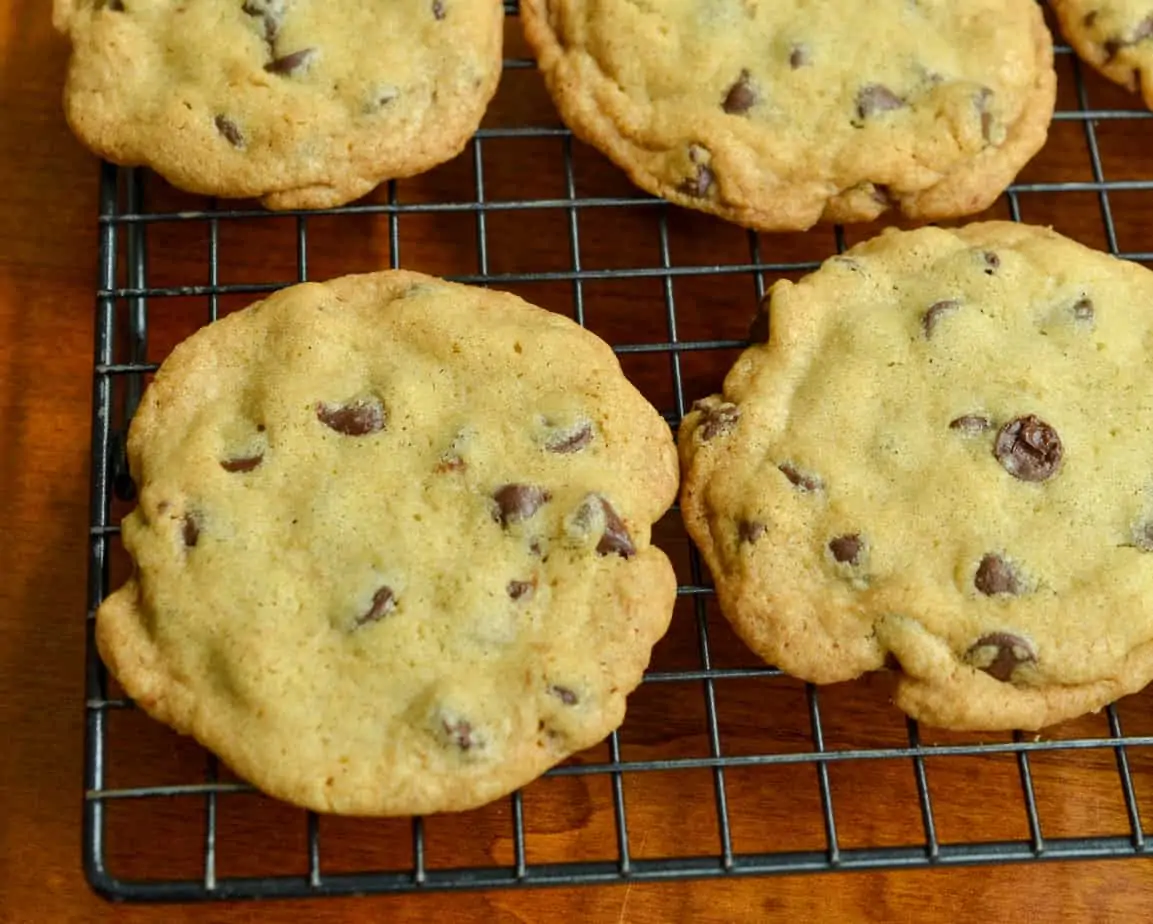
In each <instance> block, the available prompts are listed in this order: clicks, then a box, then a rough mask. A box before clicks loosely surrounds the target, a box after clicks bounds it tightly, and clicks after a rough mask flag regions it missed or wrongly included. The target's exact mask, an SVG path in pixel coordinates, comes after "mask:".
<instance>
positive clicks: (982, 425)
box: [949, 414, 993, 434]
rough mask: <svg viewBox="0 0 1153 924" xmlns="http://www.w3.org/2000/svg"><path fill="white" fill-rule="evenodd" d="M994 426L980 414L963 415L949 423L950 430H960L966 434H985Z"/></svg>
mask: <svg viewBox="0 0 1153 924" xmlns="http://www.w3.org/2000/svg"><path fill="white" fill-rule="evenodd" d="M992 426H993V422H992V421H991V420H989V418H988V417H982V416H981V415H980V414H962V415H961V416H960V417H954V418H953V419H952V420H950V421H949V429H950V430H960V431H961V432H962V433H965V434H973V433H983V432H985V431H986V430H988V429H989V428H990V427H992Z"/></svg>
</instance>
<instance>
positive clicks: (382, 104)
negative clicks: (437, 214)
mask: <svg viewBox="0 0 1153 924" xmlns="http://www.w3.org/2000/svg"><path fill="white" fill-rule="evenodd" d="M54 19H55V23H56V26H57V28H58V29H60V30H61V31H62V32H64V33H65V34H67V35H68V36H69V37H70V39H71V41H72V58H71V63H70V64H69V68H68V78H67V85H66V88H65V91H64V108H65V112H66V115H67V118H68V122H69V124H70V125H71V127H72V129H73V131H74V132H75V133H76V135H77V136H78V137H79V138H80V140H81V141H82V142H84V143H85V144H86V145H88V147H90V148H91V149H92V150H94V151H95V152H96V153H97V154H99V155H100V156H102V157H104V158H106V159H108V160H111V161H114V162H116V163H120V164H129V165H140V164H143V165H146V166H149V167H152V168H153V169H154V170H156V171H157V172H158V173H160V174H161V175H162V176H164V177H165V178H166V179H167V180H169V181H170V182H171V183H173V184H174V185H176V186H179V187H180V188H182V189H186V190H189V191H191V192H196V193H204V194H208V195H215V196H232V197H241V196H257V197H260V199H261V200H262V202H263V203H264V204H265V205H266V206H268V207H269V208H273V209H287V208H322V207H327V206H336V205H341V204H343V203H346V202H349V201H351V200H353V199H355V198H357V197H359V196H362V195H364V194H365V193H367V192H369V191H370V190H371V189H372V188H373V187H374V186H376V185H377V184H378V183H380V182H381V181H383V180H386V179H394V178H397V177H405V176H412V175H413V174H416V173H420V172H422V171H424V170H428V169H429V168H431V167H434V166H435V165H437V164H439V163H441V162H443V161H446V160H448V159H450V158H451V157H453V156H455V155H456V154H457V153H458V152H459V151H460V150H461V149H462V148H463V147H464V144H465V142H466V141H467V140H468V138H469V136H470V135H471V134H472V132H473V131H474V130H475V129H476V127H477V125H478V123H479V122H480V119H481V116H482V115H483V114H484V110H485V107H486V106H487V105H488V101H489V99H491V97H492V95H493V93H494V92H495V91H496V85H497V81H498V80H499V78H500V69H501V42H502V30H503V20H504V14H503V7H502V4H501V0H398V2H390V3H382V2H368V3H366V2H349V0H328V2H325V3H314V2H308V0H197V2H196V3H172V2H165V0H55V5H54Z"/></svg>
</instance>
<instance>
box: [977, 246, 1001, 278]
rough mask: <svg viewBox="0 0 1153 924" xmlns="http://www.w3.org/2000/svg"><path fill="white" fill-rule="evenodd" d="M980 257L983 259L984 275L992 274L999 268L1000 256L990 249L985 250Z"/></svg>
mask: <svg viewBox="0 0 1153 924" xmlns="http://www.w3.org/2000/svg"><path fill="white" fill-rule="evenodd" d="M981 259H982V260H984V261H985V275H986V276H992V275H993V274H994V273H996V272H997V270H999V269H1000V268H1001V258H1000V257H999V256H997V255H996V254H995V253H993V251H991V250H986V251H985V252H984V253H983V254H981Z"/></svg>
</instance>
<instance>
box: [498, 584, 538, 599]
mask: <svg viewBox="0 0 1153 924" xmlns="http://www.w3.org/2000/svg"><path fill="white" fill-rule="evenodd" d="M505 589H506V590H507V591H508V595H509V596H510V597H511V598H512V599H513V600H528V599H529V598H531V597H532V595H533V592H534V591H535V590H536V581H509V582H508V587H507V588H505Z"/></svg>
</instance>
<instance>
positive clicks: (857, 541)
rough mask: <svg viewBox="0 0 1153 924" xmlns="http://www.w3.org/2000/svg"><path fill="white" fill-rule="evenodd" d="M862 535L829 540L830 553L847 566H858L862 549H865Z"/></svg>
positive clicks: (849, 535) (850, 534)
mask: <svg viewBox="0 0 1153 924" xmlns="http://www.w3.org/2000/svg"><path fill="white" fill-rule="evenodd" d="M864 545H865V544H864V543H863V542H862V541H861V537H860V535H858V534H857V533H849V534H848V535H845V536H837V537H836V538H835V539H830V540H829V551H830V552H832V553H833V558H834V559H835V560H837V561H839V562H841V563H842V564H845V565H856V564H858V562H859V560H860V555H861V549H862V548H864Z"/></svg>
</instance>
